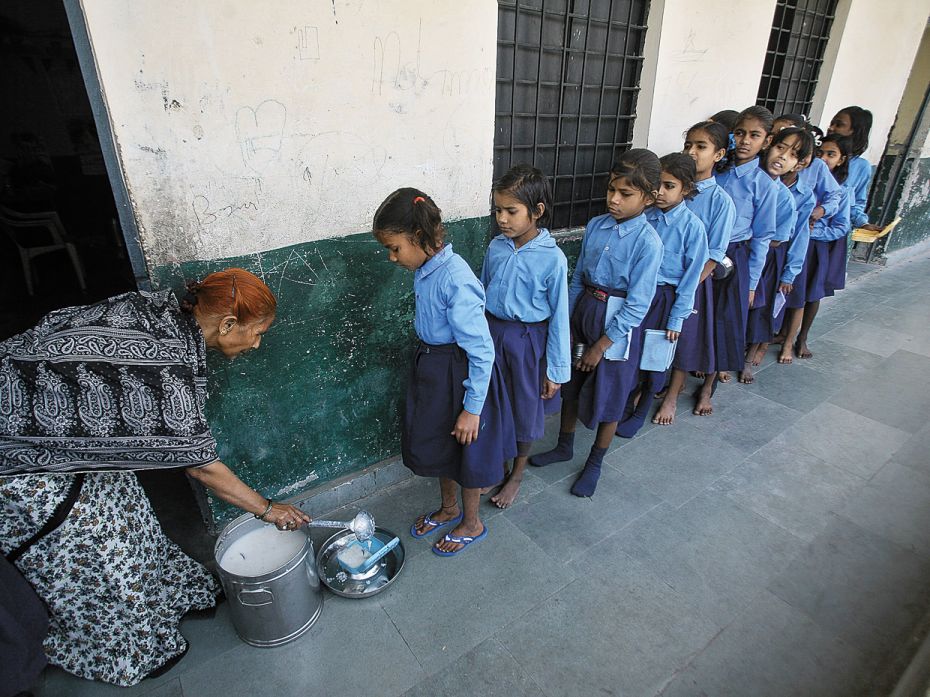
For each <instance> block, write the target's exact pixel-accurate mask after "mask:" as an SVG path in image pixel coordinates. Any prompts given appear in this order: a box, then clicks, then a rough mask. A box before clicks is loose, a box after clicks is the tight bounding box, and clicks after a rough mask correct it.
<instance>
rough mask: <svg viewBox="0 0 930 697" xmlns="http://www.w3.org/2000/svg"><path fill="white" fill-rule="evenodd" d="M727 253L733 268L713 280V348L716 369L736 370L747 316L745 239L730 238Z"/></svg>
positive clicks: (742, 356)
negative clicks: (729, 272) (723, 276)
mask: <svg viewBox="0 0 930 697" xmlns="http://www.w3.org/2000/svg"><path fill="white" fill-rule="evenodd" d="M727 256H728V257H730V261H732V262H733V272H732V273H731V274H730V275H729V276H728V277H727V278H724V279H722V280H719V281H718V280H715V281H714V352H715V354H716V355H715V359H716V361H717V366H716V369H717V370H740V369H741V368H742V367H743V363H744V361H745V355H746V322H747V320H748V319H749V240H743V241H742V242H731V243H730V244H729V246H728V247H727Z"/></svg>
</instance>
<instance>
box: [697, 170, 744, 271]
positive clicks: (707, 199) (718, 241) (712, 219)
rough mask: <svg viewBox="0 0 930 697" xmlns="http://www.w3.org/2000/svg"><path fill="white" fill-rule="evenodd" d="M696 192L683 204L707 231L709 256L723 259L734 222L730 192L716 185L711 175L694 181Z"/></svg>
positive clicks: (734, 211)
mask: <svg viewBox="0 0 930 697" xmlns="http://www.w3.org/2000/svg"><path fill="white" fill-rule="evenodd" d="M695 187H696V188H697V194H696V195H695V197H694V198H693V199H691V200H690V201H685V205H686V206H688V208H689V210H690V211H691V212H692V213H694V214H695V215H696V216H697V217H698V218H699V219H700V220H701V222H702V223H704V231H705V232H706V233H707V248H708V252H709V253H710V258H711V259H713V260H714V261H716V262H718V263H719V262H721V261H723V257H724V256H726V253H727V245H728V244H730V233H731V232H732V231H733V223H734V222H736V206H734V205H733V199H731V198H730V194H728V193H727V192H726V191H724V190H723V189H722V188H721V187H720V186H718V185H717V180H716V179H714V178H713V177H708V178H707V179H702V180H701V181H699V182H695Z"/></svg>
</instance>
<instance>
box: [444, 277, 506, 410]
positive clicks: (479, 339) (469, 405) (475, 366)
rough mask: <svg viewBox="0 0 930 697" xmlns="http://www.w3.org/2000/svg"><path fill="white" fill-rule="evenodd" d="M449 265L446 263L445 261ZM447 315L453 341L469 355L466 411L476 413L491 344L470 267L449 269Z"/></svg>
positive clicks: (487, 374)
mask: <svg viewBox="0 0 930 697" xmlns="http://www.w3.org/2000/svg"><path fill="white" fill-rule="evenodd" d="M446 266H449V264H446ZM443 291H444V295H445V300H446V306H447V308H448V309H447V314H446V318H447V320H448V322H449V327H450V329H451V330H452V336H453V338H454V340H455V343H456V344H458V346H459V347H460V348H461V349H462V350H463V351H464V352H465V355H466V356H468V377H467V378H466V379H465V382H464V383H463V384H464V385H465V400H464V402H463V403H462V407H463V408H464V409H465V411H467V412H469V413H471V414H474V415H479V414H481V410H482V409H483V408H484V400H485V399H486V398H487V396H488V385H489V384H490V382H491V366H492V365H494V344H493V342H492V341H491V332H490V331H489V330H488V321H487V319H486V318H485V316H484V290H483V289H482V288H481V284H480V283H479V282H478V279H477V278H475V276H474V274H472V273H471V270H470V269H465V268H462V269H450V271H449V275H448V277H447V278H446V279H445V282H444V284H443Z"/></svg>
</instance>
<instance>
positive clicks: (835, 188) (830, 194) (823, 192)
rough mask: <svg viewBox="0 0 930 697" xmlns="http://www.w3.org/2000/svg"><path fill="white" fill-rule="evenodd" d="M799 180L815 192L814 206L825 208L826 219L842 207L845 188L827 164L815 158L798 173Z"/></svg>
mask: <svg viewBox="0 0 930 697" xmlns="http://www.w3.org/2000/svg"><path fill="white" fill-rule="evenodd" d="M798 179H800V180H801V183H802V184H803V185H804V187H805V188H807V189H808V190H810V191H813V192H814V198H816V199H817V203H815V204H814V206H815V207H816V206H820V207H821V208H823V210H824V213H823V214H824V217H827V216H830V215H833V214H834V213H836V211H837V209H838V208H839V206H840V200H841V197H842V193H843V187H842V186H840V185H839V184H837V182H836V179H835V178H834V176H833V173H832V172H831V171H830V168H829V167H828V166H827V163H826V162H824V161H823V160H821V159H820V158H819V157H815V158H814V159H813V160H811V163H810V164H809V165H808V166H807V167H805V168H804V169H802V170H801V171H800V172H798Z"/></svg>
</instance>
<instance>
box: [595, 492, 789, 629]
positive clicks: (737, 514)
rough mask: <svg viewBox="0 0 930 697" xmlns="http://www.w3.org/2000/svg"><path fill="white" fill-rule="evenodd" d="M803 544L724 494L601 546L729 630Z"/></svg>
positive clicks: (659, 513)
mask: <svg viewBox="0 0 930 697" xmlns="http://www.w3.org/2000/svg"><path fill="white" fill-rule="evenodd" d="M802 545H803V542H802V541H801V540H799V539H798V538H796V537H795V536H793V535H791V534H790V533H788V532H787V531H785V530H783V529H782V528H780V527H778V526H777V525H774V524H772V523H770V522H769V521H767V520H765V519H764V518H762V517H760V516H758V515H756V514H755V513H753V512H751V511H747V510H745V509H743V508H741V507H740V506H738V505H737V504H736V503H734V502H733V501H731V500H729V499H728V498H727V497H726V496H725V495H723V494H721V493H719V492H706V493H704V494H701V495H700V496H698V497H696V498H694V499H692V500H691V501H689V502H688V503H686V504H685V505H684V506H682V507H681V508H678V509H675V508H673V507H671V506H668V505H664V506H662V507H661V508H657V509H656V510H655V511H652V512H651V513H650V514H648V515H646V516H644V517H643V518H641V519H639V520H637V521H636V522H635V523H634V524H632V525H630V526H629V527H627V528H625V529H624V530H621V531H620V532H619V533H617V534H616V535H613V536H611V537H610V538H609V539H608V540H605V541H604V542H602V543H600V544H599V545H598V547H597V551H598V552H604V553H605V554H607V553H609V554H618V553H620V552H623V553H625V554H627V555H629V556H631V557H633V558H634V559H636V560H637V561H638V562H640V563H641V564H642V565H644V566H646V567H647V568H648V569H649V570H650V571H651V572H652V573H654V574H655V575H656V576H658V577H660V578H661V579H662V580H663V581H664V582H665V583H666V584H668V585H669V586H671V587H672V588H674V589H675V590H676V591H677V592H678V593H680V594H681V595H682V596H684V597H686V598H687V599H688V600H689V601H690V602H691V603H692V604H693V605H695V606H697V607H699V608H700V609H701V611H702V612H703V613H704V614H705V615H706V616H707V617H709V618H711V619H712V620H713V621H714V622H716V623H717V625H718V626H719V627H724V626H726V625H727V624H728V623H729V622H730V621H732V619H733V618H734V617H735V616H736V615H737V614H738V613H739V612H740V611H741V610H742V609H743V608H744V607H745V606H746V605H748V604H749V602H750V601H751V600H752V598H754V597H755V595H756V594H757V593H759V591H760V590H761V589H762V588H764V587H765V585H766V584H767V583H769V581H771V579H772V578H774V577H775V576H776V575H777V574H778V573H779V572H780V571H781V570H782V569H784V567H785V565H786V564H787V563H788V562H790V561H791V559H793V558H794V556H795V555H796V554H797V553H798V551H799V549H800V548H801V546H802Z"/></svg>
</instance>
